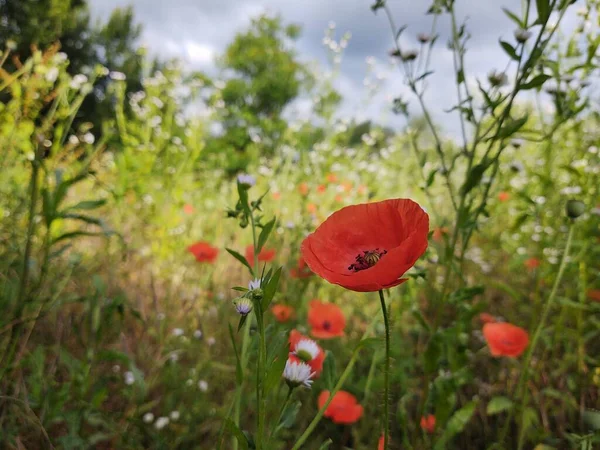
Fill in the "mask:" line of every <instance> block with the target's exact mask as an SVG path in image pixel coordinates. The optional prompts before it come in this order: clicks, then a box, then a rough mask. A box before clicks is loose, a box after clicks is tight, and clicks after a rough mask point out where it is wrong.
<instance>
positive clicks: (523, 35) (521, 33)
mask: <svg viewBox="0 0 600 450" xmlns="http://www.w3.org/2000/svg"><path fill="white" fill-rule="evenodd" d="M530 37H531V31H527V30H524V29H522V28H520V29H518V30H516V31H515V39H516V40H517V42H519V43H521V44H524V43H525V42H527V39H529V38H530Z"/></svg>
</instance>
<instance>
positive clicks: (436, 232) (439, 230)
mask: <svg viewBox="0 0 600 450" xmlns="http://www.w3.org/2000/svg"><path fill="white" fill-rule="evenodd" d="M447 234H448V227H436V228H434V229H433V235H432V238H433V240H434V241H435V242H442V241H443V240H444V236H445V235H447Z"/></svg>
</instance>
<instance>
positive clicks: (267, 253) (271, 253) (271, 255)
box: [245, 245, 275, 265]
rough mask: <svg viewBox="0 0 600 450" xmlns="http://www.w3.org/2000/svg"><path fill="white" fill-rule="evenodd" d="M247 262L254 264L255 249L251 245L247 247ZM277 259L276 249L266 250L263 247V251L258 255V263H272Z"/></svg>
mask: <svg viewBox="0 0 600 450" xmlns="http://www.w3.org/2000/svg"><path fill="white" fill-rule="evenodd" d="M245 256H246V261H248V262H249V263H250V265H252V264H254V247H253V246H251V245H249V246H248V247H246V255H245ZM274 259H275V249H273V248H265V247H263V248H262V249H261V251H260V252H259V253H258V261H260V262H270V261H273V260H274Z"/></svg>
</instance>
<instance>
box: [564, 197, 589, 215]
mask: <svg viewBox="0 0 600 450" xmlns="http://www.w3.org/2000/svg"><path fill="white" fill-rule="evenodd" d="M566 212H567V216H568V217H569V218H571V219H577V218H578V217H579V216H581V215H582V214H583V213H584V212H585V204H584V203H583V202H582V201H580V200H569V201H567V207H566Z"/></svg>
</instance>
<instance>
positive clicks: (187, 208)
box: [183, 203, 194, 215]
mask: <svg viewBox="0 0 600 450" xmlns="http://www.w3.org/2000/svg"><path fill="white" fill-rule="evenodd" d="M183 212H184V213H185V214H188V215H189V214H194V207H193V206H192V205H190V204H189V203H186V204H185V205H183Z"/></svg>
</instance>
